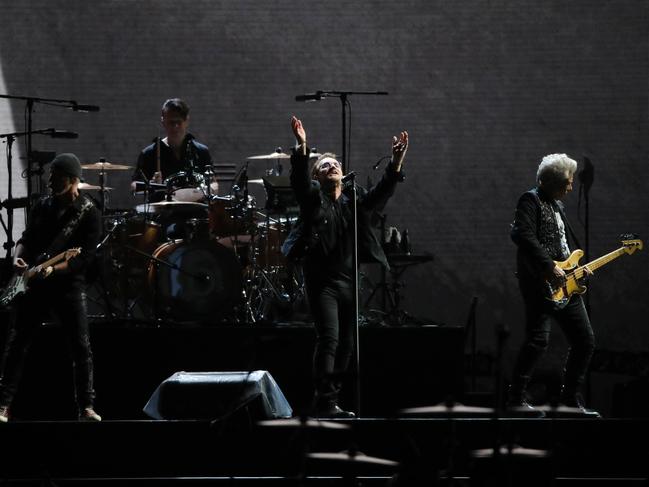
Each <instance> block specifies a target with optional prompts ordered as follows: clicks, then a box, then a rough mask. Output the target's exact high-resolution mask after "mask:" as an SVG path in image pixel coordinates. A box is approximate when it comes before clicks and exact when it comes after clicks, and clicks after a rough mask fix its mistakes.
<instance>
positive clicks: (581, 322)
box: [512, 286, 595, 393]
mask: <svg viewBox="0 0 649 487" xmlns="http://www.w3.org/2000/svg"><path fill="white" fill-rule="evenodd" d="M521 292H522V294H523V300H524V302H525V318H526V333H525V340H524V342H523V345H522V347H521V349H520V351H519V353H518V358H517V360H516V364H515V366H514V371H513V374H512V390H513V391H514V393H516V392H524V389H525V386H526V385H527V382H528V381H529V379H530V377H531V375H532V372H533V370H534V367H535V366H536V364H537V362H538V361H539V359H540V358H541V356H542V355H543V353H544V352H545V350H546V349H547V348H548V345H549V343H550V330H551V327H552V323H555V322H556V323H557V324H558V325H559V326H560V327H561V330H562V331H563V333H564V335H565V336H566V339H567V341H568V344H569V346H570V349H569V351H568V357H567V360H566V363H565V368H564V376H563V385H564V390H565V391H569V392H570V393H574V392H576V391H577V390H578V389H579V387H580V386H581V384H583V382H584V380H585V377H586V372H587V370H588V365H589V364H590V359H591V357H592V355H593V350H594V349H595V338H594V335H593V329H592V328H591V325H590V320H589V318H588V314H587V313H586V308H585V307H584V302H583V300H582V299H581V296H579V295H573V296H572V298H571V299H570V301H569V302H568V304H567V305H566V306H565V307H564V308H562V309H555V308H554V305H553V304H552V303H551V302H549V301H547V300H544V299H543V298H541V297H539V295H538V294H536V293H535V292H534V291H533V290H528V289H526V288H525V287H524V286H521Z"/></svg>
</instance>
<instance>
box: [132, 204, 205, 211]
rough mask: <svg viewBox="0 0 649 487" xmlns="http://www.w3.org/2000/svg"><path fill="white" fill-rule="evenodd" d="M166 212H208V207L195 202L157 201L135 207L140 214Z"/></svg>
mask: <svg viewBox="0 0 649 487" xmlns="http://www.w3.org/2000/svg"><path fill="white" fill-rule="evenodd" d="M166 210H178V211H185V210H188V211H191V210H201V211H203V210H204V211H207V205H206V204H205V203H195V202H193V201H157V202H156V203H143V204H141V205H137V206H136V207H135V211H137V212H138V213H162V212H163V211H166Z"/></svg>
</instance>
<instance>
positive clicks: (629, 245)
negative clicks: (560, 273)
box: [546, 239, 642, 308]
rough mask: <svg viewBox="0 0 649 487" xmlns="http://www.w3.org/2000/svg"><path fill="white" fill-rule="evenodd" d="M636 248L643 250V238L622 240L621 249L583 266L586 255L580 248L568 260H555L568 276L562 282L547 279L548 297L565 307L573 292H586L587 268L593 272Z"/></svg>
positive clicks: (557, 304) (559, 306) (560, 306)
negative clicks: (584, 282) (581, 262)
mask: <svg viewBox="0 0 649 487" xmlns="http://www.w3.org/2000/svg"><path fill="white" fill-rule="evenodd" d="M636 250H642V240H640V239H629V240H622V247H620V248H619V249H616V250H614V251H613V252H609V253H608V254H606V255H602V256H601V257H599V258H597V259H595V260H593V261H591V262H589V263H588V264H585V265H582V266H580V265H579V260H580V259H581V258H582V257H583V256H584V252H583V250H579V249H578V250H575V251H574V252H573V253H572V254H570V257H568V258H567V259H566V260H564V261H561V262H556V261H555V264H556V265H558V266H559V267H560V268H561V269H563V270H564V271H565V273H566V278H565V281H563V282H561V283H557V282H554V283H553V282H551V281H546V284H547V287H548V296H547V299H549V300H550V301H552V302H554V304H555V305H556V306H557V307H558V308H563V307H564V306H565V305H566V304H568V301H569V300H570V297H571V296H572V295H573V294H584V293H585V292H586V286H584V285H583V284H582V280H583V279H584V277H585V276H586V275H587V273H586V268H588V269H589V270H590V271H591V272H592V271H594V270H595V269H599V268H600V267H602V266H603V265H606V264H608V263H609V262H611V261H613V260H615V259H617V258H618V257H620V256H622V255H624V254H629V255H631V254H632V253H633V252H635V251H636Z"/></svg>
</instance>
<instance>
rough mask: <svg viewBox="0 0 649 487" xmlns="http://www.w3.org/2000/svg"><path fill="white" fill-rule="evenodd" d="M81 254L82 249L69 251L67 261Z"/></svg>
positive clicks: (66, 256) (66, 253)
mask: <svg viewBox="0 0 649 487" xmlns="http://www.w3.org/2000/svg"><path fill="white" fill-rule="evenodd" d="M80 253H81V247H75V248H73V249H68V250H66V251H65V260H70V259H71V258H72V257H76V256H77V255H79V254H80Z"/></svg>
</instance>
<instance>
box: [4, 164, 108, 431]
mask: <svg viewBox="0 0 649 487" xmlns="http://www.w3.org/2000/svg"><path fill="white" fill-rule="evenodd" d="M80 178H81V164H80V162H79V159H78V158H77V157H76V156H75V155H74V154H59V155H58V156H57V157H56V158H55V159H54V160H53V161H52V165H51V168H50V177H49V188H50V192H51V195H50V196H49V197H47V198H43V199H41V200H40V201H39V202H38V203H37V204H36V205H35V206H34V208H33V210H32V212H31V214H30V216H29V221H28V222H27V228H26V229H25V231H24V233H23V235H22V238H21V239H20V241H19V242H18V245H17V247H16V253H15V257H14V269H15V271H16V272H18V273H21V272H22V273H24V272H25V271H26V269H27V267H28V263H29V264H30V265H35V264H38V261H37V258H38V256H40V255H43V254H49V256H53V255H55V254H58V253H60V252H62V251H65V250H66V249H70V248H72V247H77V248H80V253H79V255H77V256H75V257H73V258H71V259H70V260H63V261H61V262H57V263H55V264H53V265H50V266H47V267H45V268H42V269H41V270H40V273H39V275H38V276H36V277H34V278H32V279H30V281H29V289H28V291H27V293H26V294H24V295H22V296H19V297H18V298H17V299H16V300H15V301H14V305H15V319H14V322H13V325H12V326H11V327H10V329H9V332H8V334H7V342H6V344H5V349H4V353H3V357H2V362H0V364H1V366H2V369H1V370H0V376H1V377H2V378H1V382H0V422H6V421H7V420H8V419H9V416H10V412H9V410H10V406H11V402H12V400H13V398H14V395H15V393H16V390H17V387H18V383H19V381H20V377H21V375H22V369H23V364H24V361H25V358H26V355H27V350H28V348H29V346H30V344H31V341H32V337H33V335H34V332H36V330H37V329H38V327H39V326H40V324H41V323H42V321H43V320H44V319H46V318H47V313H48V312H52V313H53V314H54V316H55V317H56V318H57V319H58V321H60V323H61V325H62V328H63V330H64V332H65V333H66V335H67V337H68V340H69V343H70V351H71V354H72V359H73V364H74V372H75V373H74V382H75V391H76V396H77V397H76V399H77V403H78V406H79V419H82V420H91V421H99V420H101V418H100V417H99V415H97V413H96V412H95V411H94V399H95V391H94V386H93V364H92V351H91V349H90V341H89V333H88V319H87V312H86V301H85V277H84V276H85V271H86V269H87V266H88V264H89V262H90V260H91V259H92V258H93V255H94V251H95V249H96V247H97V245H98V243H99V237H100V232H101V217H100V214H99V210H98V209H97V208H96V206H95V205H94V203H93V202H92V200H91V199H90V198H89V197H87V196H85V195H83V194H81V193H79V189H78V186H79V182H80Z"/></svg>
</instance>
